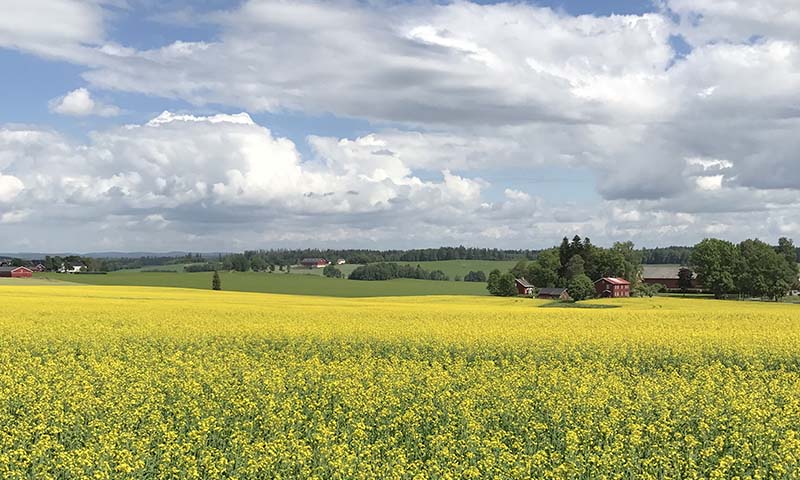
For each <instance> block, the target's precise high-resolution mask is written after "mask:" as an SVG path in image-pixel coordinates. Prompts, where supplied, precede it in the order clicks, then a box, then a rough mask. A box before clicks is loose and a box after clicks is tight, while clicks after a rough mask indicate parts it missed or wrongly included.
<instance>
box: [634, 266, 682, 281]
mask: <svg viewBox="0 0 800 480" xmlns="http://www.w3.org/2000/svg"><path fill="white" fill-rule="evenodd" d="M681 268H683V267H681V266H680V265H642V278H645V279H648V278H652V279H656V278H674V279H677V278H678V272H679V271H680V270H681Z"/></svg>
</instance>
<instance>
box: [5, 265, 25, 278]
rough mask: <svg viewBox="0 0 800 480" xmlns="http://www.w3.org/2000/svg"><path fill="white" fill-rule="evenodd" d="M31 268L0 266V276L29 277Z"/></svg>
mask: <svg viewBox="0 0 800 480" xmlns="http://www.w3.org/2000/svg"><path fill="white" fill-rule="evenodd" d="M32 276H33V270H31V269H30V268H28V267H0V277H12V278H30V277H32Z"/></svg>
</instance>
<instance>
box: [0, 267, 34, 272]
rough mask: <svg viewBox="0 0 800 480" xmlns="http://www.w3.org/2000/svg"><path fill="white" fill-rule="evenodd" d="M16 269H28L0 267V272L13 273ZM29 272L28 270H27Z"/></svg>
mask: <svg viewBox="0 0 800 480" xmlns="http://www.w3.org/2000/svg"><path fill="white" fill-rule="evenodd" d="M18 268H28V267H0V272H13V271H14V270H16V269H18ZM28 270H30V268H28Z"/></svg>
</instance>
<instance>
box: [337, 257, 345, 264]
mask: <svg viewBox="0 0 800 480" xmlns="http://www.w3.org/2000/svg"><path fill="white" fill-rule="evenodd" d="M345 263H347V260H345V259H344V258H340V259H339V260H336V265H344V264H345Z"/></svg>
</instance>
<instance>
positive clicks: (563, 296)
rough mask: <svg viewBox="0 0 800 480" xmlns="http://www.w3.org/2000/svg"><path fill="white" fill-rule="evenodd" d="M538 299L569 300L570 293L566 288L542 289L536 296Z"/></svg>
mask: <svg viewBox="0 0 800 480" xmlns="http://www.w3.org/2000/svg"><path fill="white" fill-rule="evenodd" d="M536 298H541V299H543V300H569V292H568V291H567V289H566V288H542V289H540V290H539V293H538V294H536Z"/></svg>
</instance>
